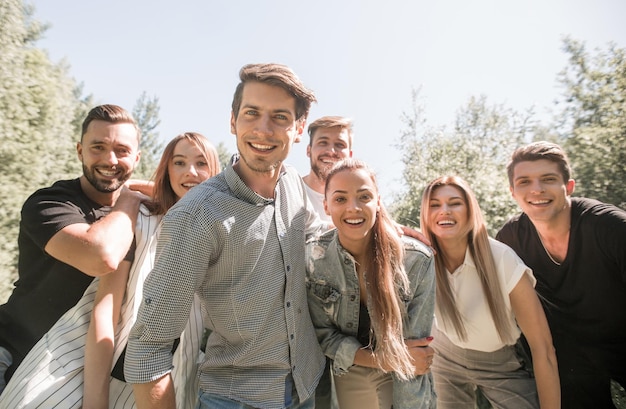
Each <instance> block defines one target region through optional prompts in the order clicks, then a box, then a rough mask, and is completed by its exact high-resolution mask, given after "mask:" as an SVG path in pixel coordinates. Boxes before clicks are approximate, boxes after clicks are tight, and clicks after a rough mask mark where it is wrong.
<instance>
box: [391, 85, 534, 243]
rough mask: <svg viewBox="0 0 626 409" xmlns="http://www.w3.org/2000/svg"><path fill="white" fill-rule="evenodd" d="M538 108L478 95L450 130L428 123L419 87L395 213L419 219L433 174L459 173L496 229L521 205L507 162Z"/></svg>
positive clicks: (407, 117) (408, 119)
mask: <svg viewBox="0 0 626 409" xmlns="http://www.w3.org/2000/svg"><path fill="white" fill-rule="evenodd" d="M532 117H533V115H532V112H528V113H518V112H514V111H512V110H511V109H508V108H506V107H504V106H503V105H489V104H488V103H487V99H486V97H484V96H481V97H479V98H475V97H472V98H470V99H469V101H468V102H467V104H466V105H465V106H463V107H461V108H460V109H459V110H458V111H457V113H456V118H455V121H454V124H453V126H452V127H451V129H450V130H448V129H446V128H445V127H441V128H433V127H430V126H428V124H427V122H426V119H425V116H424V108H423V106H422V105H421V104H420V101H419V91H413V110H412V111H411V112H410V113H405V114H404V115H403V120H404V123H405V124H406V128H405V129H404V131H403V133H402V135H401V138H400V146H399V148H401V150H402V162H403V164H404V171H403V179H404V181H405V184H406V187H407V189H406V191H405V192H403V193H402V194H401V195H400V196H398V197H397V198H396V202H395V205H394V206H393V213H394V216H395V218H396V220H398V222H400V223H402V224H408V225H418V224H419V216H420V205H421V200H422V193H423V190H424V188H425V187H426V185H427V184H428V183H429V182H430V181H432V180H433V179H435V178H437V177H439V176H443V175H457V176H460V177H462V178H463V179H465V180H466V181H468V183H469V184H470V185H471V186H472V189H473V191H474V193H475V194H476V197H477V199H478V202H479V204H480V206H481V209H482V211H483V213H484V215H485V219H486V220H487V224H488V227H489V228H490V232H491V233H492V234H493V233H495V231H497V229H498V228H500V227H501V226H502V224H503V223H504V221H506V219H507V218H508V217H510V216H511V215H512V214H513V213H514V211H515V203H514V202H513V200H512V199H511V198H510V193H509V190H508V180H507V177H506V171H505V167H506V163H507V161H508V158H509V157H510V155H511V152H512V151H513V149H515V148H516V147H517V146H519V145H520V144H521V143H523V141H524V140H525V138H527V135H528V134H529V133H530V132H531V131H532V130H533V129H534V127H535V126H536V124H535V123H534V122H533V121H532Z"/></svg>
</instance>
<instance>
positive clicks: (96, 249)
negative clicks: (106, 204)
mask: <svg viewBox="0 0 626 409" xmlns="http://www.w3.org/2000/svg"><path fill="white" fill-rule="evenodd" d="M145 200H147V197H146V196H145V195H143V194H141V193H139V192H134V191H131V190H129V189H127V188H122V193H121V194H120V197H119V198H118V200H117V202H116V204H115V206H114V207H113V209H112V211H111V213H110V214H108V215H107V216H105V217H103V218H102V219H100V220H98V221H97V222H95V223H93V224H88V223H75V224H70V225H69V226H66V227H64V228H63V229H61V230H60V231H59V232H57V233H56V234H55V235H54V236H52V238H51V239H50V240H49V241H48V243H47V244H46V246H45V250H46V252H47V253H48V254H50V255H51V256H52V257H54V258H56V259H57V260H59V261H62V262H63V263H66V264H69V265H71V266H72V267H74V268H76V269H78V270H80V271H82V272H83V273H85V274H87V275H90V276H93V277H98V276H101V275H104V274H108V273H111V272H113V271H115V270H117V269H118V267H119V264H120V262H121V261H122V260H124V257H125V256H126V255H127V253H128V250H129V248H130V246H131V244H132V241H133V237H134V230H135V223H136V222H137V213H138V212H139V205H140V204H141V203H142V202H143V201H145Z"/></svg>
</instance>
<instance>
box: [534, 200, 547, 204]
mask: <svg viewBox="0 0 626 409" xmlns="http://www.w3.org/2000/svg"><path fill="white" fill-rule="evenodd" d="M547 203H550V201H549V200H533V201H531V202H530V204H534V205H542V204H547Z"/></svg>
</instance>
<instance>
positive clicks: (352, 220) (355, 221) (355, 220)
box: [345, 219, 364, 224]
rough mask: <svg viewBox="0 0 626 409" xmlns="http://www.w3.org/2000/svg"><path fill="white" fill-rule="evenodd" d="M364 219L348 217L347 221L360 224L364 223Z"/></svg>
mask: <svg viewBox="0 0 626 409" xmlns="http://www.w3.org/2000/svg"><path fill="white" fill-rule="evenodd" d="M363 220H364V219H346V220H345V222H346V223H348V224H359V223H363Z"/></svg>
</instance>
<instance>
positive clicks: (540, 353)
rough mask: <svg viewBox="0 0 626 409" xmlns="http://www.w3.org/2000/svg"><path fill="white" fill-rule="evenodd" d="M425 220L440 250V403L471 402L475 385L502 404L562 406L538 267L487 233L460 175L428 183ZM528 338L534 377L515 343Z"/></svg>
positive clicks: (518, 408) (515, 408)
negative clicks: (536, 274) (537, 287)
mask: <svg viewBox="0 0 626 409" xmlns="http://www.w3.org/2000/svg"><path fill="white" fill-rule="evenodd" d="M421 227H422V230H423V232H424V233H425V234H426V235H427V237H428V238H429V239H430V241H431V242H432V244H433V247H434V248H435V250H436V260H435V266H436V275H437V302H436V306H435V324H434V327H435V328H434V331H433V336H434V341H433V342H432V344H431V346H432V347H433V348H434V349H435V351H436V355H435V359H434V362H433V366H432V372H433V377H434V380H435V391H436V393H437V407H438V408H439V409H442V408H443V409H445V408H454V409H459V408H468V409H473V408H474V407H475V406H474V405H475V401H476V395H475V393H476V389H480V390H481V392H482V393H483V395H484V396H485V397H486V398H487V399H488V400H489V401H490V402H491V404H492V405H493V406H494V407H496V408H510V409H522V408H542V409H548V408H550V409H552V408H554V409H556V408H560V388H559V376H558V370H557V363H556V356H555V352H554V348H553V346H552V337H551V334H550V330H549V328H548V324H547V321H546V317H545V315H544V312H543V309H542V307H541V304H540V302H539V299H538V297H537V295H536V293H535V290H534V284H535V279H534V277H533V275H532V271H531V270H530V269H529V268H528V267H527V266H526V265H524V263H523V262H522V261H521V259H520V258H519V257H518V256H517V255H516V254H515V252H514V251H513V250H512V249H510V248H509V247H507V246H506V245H504V244H502V243H500V242H498V241H496V240H493V239H491V238H489V236H488V234H487V230H486V227H485V223H484V219H483V216H482V213H481V211H480V208H479V206H478V202H477V200H476V198H475V196H474V194H473V192H472V191H471V189H470V187H469V186H468V184H467V183H466V182H465V181H464V180H463V179H461V178H459V177H455V176H446V177H441V178H438V179H435V180H434V181H432V182H431V183H430V184H429V185H428V186H427V187H426V189H425V190H424V194H423V197H422V207H421ZM521 333H523V334H524V336H525V338H526V339H527V341H528V343H529V345H530V348H531V352H532V358H533V370H534V375H535V378H534V379H533V378H532V376H531V374H530V373H529V372H528V371H526V370H525V369H524V367H523V364H522V360H521V358H520V357H519V356H518V354H517V353H516V349H515V343H516V342H517V341H518V339H519V337H520V334H521Z"/></svg>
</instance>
